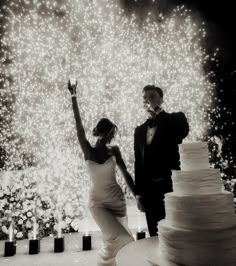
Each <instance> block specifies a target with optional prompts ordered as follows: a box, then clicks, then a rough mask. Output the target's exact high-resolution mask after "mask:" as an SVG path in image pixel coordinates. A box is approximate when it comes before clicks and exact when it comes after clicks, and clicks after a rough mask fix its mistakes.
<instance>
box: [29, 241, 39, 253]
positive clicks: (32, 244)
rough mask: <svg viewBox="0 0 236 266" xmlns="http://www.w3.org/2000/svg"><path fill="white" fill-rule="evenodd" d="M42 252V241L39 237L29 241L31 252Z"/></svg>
mask: <svg viewBox="0 0 236 266" xmlns="http://www.w3.org/2000/svg"><path fill="white" fill-rule="evenodd" d="M39 252H40V241H39V239H31V240H30V241H29V254H30V255H34V254H38V253H39Z"/></svg>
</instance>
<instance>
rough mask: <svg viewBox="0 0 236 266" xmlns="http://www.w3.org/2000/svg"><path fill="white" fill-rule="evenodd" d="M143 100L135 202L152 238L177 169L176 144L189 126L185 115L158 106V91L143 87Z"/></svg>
mask: <svg viewBox="0 0 236 266" xmlns="http://www.w3.org/2000/svg"><path fill="white" fill-rule="evenodd" d="M143 100H144V107H145V109H146V111H147V112H148V114H149V118H148V119H147V121H146V122H145V123H144V124H142V125H140V126H138V127H137V128H136V129H135V134H134V153H135V183H136V199H137V205H138V208H139V210H140V211H142V212H145V215H146V220H147V226H148V231H149V234H150V236H155V235H157V233H158V228H157V223H158V221H160V220H161V219H164V218H165V206H164V194H165V193H167V192H171V191H172V181H171V170H172V169H175V170H180V160H179V150H178V144H179V143H181V142H182V140H183V139H184V138H185V137H186V136H187V135H188V132H189V126H188V122H187V119H186V117H185V115H184V113H182V112H178V113H167V112H165V111H164V109H163V108H162V107H161V105H162V103H163V91H162V89H161V88H159V87H156V86H154V85H147V86H145V87H144V88H143Z"/></svg>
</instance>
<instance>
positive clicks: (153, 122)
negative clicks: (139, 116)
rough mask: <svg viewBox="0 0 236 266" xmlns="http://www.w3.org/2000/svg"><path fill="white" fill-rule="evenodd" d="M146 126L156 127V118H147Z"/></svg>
mask: <svg viewBox="0 0 236 266" xmlns="http://www.w3.org/2000/svg"><path fill="white" fill-rule="evenodd" d="M147 125H148V126H149V127H150V128H153V127H156V126H157V117H155V118H149V119H148V120H147Z"/></svg>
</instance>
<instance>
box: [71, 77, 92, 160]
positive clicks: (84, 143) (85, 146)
mask: <svg viewBox="0 0 236 266" xmlns="http://www.w3.org/2000/svg"><path fill="white" fill-rule="evenodd" d="M76 88H77V81H76V83H75V84H71V82H70V80H69V81H68V90H69V91H70V93H71V100H72V107H73V112H74V117H75V122H76V130H77V136H78V140H79V143H80V146H81V148H82V151H83V153H84V157H85V160H86V159H88V158H89V156H90V152H91V145H90V143H89V141H88V140H87V138H86V135H85V131H84V126H83V123H82V120H81V116H80V111H79V107H78V103H77V98H76Z"/></svg>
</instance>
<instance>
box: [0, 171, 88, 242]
mask: <svg viewBox="0 0 236 266" xmlns="http://www.w3.org/2000/svg"><path fill="white" fill-rule="evenodd" d="M11 175H12V176H13V179H14V181H13V182H12V184H11V186H1V185H0V239H2V240H3V239H7V238H8V228H9V227H10V224H11V223H13V227H14V236H15V238H16V239H24V238H31V237H32V231H33V224H34V221H36V223H37V235H38V237H39V238H42V237H45V236H49V235H51V234H55V233H56V231H57V217H56V213H57V212H56V211H58V203H57V202H55V200H54V197H53V196H52V197H50V195H47V194H42V195H41V194H40V192H41V191H40V190H38V188H37V184H36V182H33V181H32V179H31V173H30V172H29V171H27V170H25V171H15V172H13V171H12V172H11ZM48 188H49V189H53V187H52V184H51V185H49V186H48ZM71 192H72V193H70V194H66V193H65V195H64V199H63V201H62V204H61V205H60V208H61V209H60V211H61V217H62V222H61V228H62V232H64V233H67V232H74V231H78V230H79V223H80V220H81V218H82V217H83V216H84V211H85V207H84V206H85V203H84V201H83V197H82V195H81V191H77V192H75V191H71ZM63 202H67V203H66V204H64V203H63Z"/></svg>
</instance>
